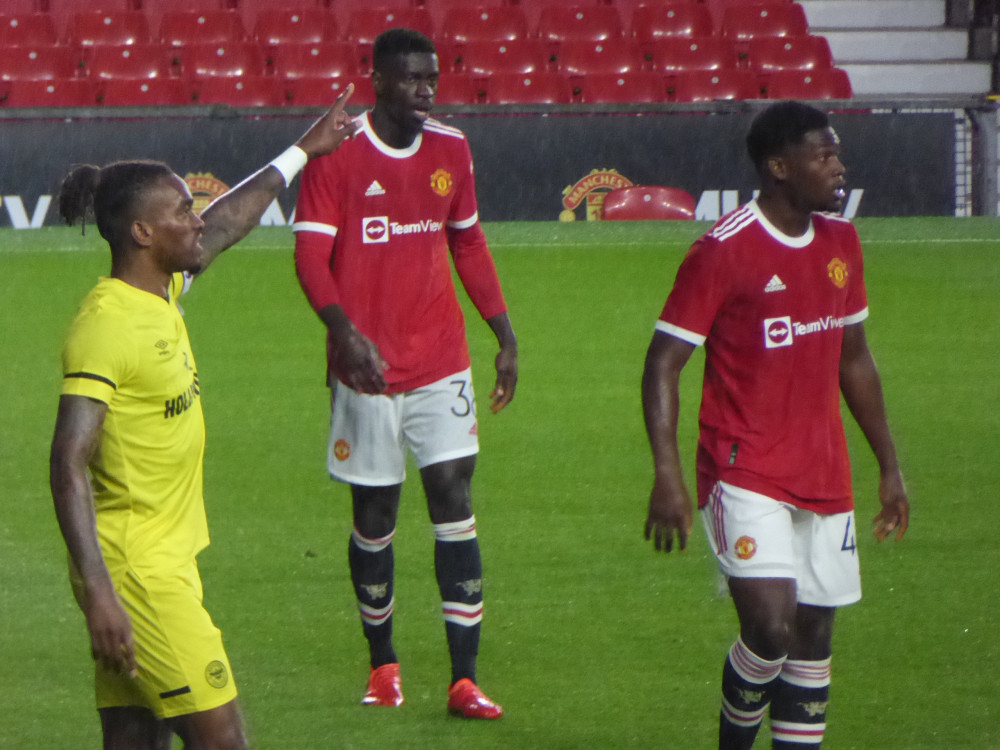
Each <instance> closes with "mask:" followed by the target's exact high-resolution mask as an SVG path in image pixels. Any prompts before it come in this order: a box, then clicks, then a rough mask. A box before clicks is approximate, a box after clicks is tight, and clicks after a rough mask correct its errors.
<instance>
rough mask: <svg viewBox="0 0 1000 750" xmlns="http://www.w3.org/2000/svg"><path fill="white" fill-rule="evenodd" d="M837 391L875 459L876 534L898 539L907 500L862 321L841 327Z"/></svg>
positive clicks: (904, 524)
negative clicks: (876, 495)
mask: <svg viewBox="0 0 1000 750" xmlns="http://www.w3.org/2000/svg"><path fill="white" fill-rule="evenodd" d="M840 391H841V393H843V394H844V401H845V402H846V403H847V408H848V409H850V410H851V415H852V416H853V417H854V419H855V421H856V422H857V423H858V426H859V427H860V428H861V432H863V433H864V436H865V439H866V440H867V441H868V445H870V446H871V449H872V452H873V453H874V454H875V460H876V461H878V466H879V474H880V479H879V488H878V494H879V500H880V502H881V503H882V510H881V511H880V512H879V514H878V515H877V516H875V538H876V539H878V540H879V541H882V540H883V539H885V538H886V537H887V536H889V535H890V534H891V533H892V532H893V531H895V532H896V539H901V538H902V537H903V534H905V533H906V528H907V526H909V523H910V503H909V500H908V499H907V497H906V489H905V487H904V486H903V477H902V474H901V473H900V471H899V461H898V459H897V458H896V446H895V445H894V444H893V441H892V434H891V433H890V432H889V421H888V419H887V418H886V412H885V401H884V398H883V395H882V382H881V380H880V379H879V375H878V370H877V369H876V367H875V360H874V359H872V355H871V351H870V350H869V349H868V341H867V339H866V337H865V329H864V326H863V325H862V324H861V323H857V324H855V325H849V326H845V328H844V342H843V345H842V350H841V354H840Z"/></svg>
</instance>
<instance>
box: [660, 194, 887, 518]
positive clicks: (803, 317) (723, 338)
mask: <svg viewBox="0 0 1000 750" xmlns="http://www.w3.org/2000/svg"><path fill="white" fill-rule="evenodd" d="M867 316H868V302H867V297H866V294H865V286H864V278H863V268H862V255H861V244H860V242H859V240H858V235H857V232H856V231H855V229H854V227H853V225H851V224H850V223H849V222H848V221H846V220H844V219H842V218H840V217H836V216H832V215H827V214H814V215H813V217H812V223H811V226H810V229H809V230H808V232H807V233H806V234H805V235H803V236H802V237H789V236H787V235H785V234H783V233H782V232H780V231H779V230H778V229H777V228H775V227H774V226H773V225H772V224H771V223H770V222H768V220H767V219H766V218H765V217H764V215H763V214H762V213H761V211H760V209H759V208H758V206H757V204H756V202H754V201H752V202H750V203H748V204H747V205H745V206H743V207H741V208H739V209H737V210H736V211H733V212H732V213H730V214H728V215H726V216H724V217H722V219H720V220H719V222H718V223H717V224H716V225H715V226H714V227H713V228H712V230H711V231H710V232H708V233H707V234H706V235H704V236H703V237H701V238H700V239H699V240H698V241H697V242H695V244H694V245H693V246H692V247H691V249H690V251H689V252H688V254H687V256H686V257H685V259H684V261H683V262H682V263H681V266H680V268H679V269H678V271H677V278H676V280H675V282H674V287H673V289H672V290H671V292H670V295H669V297H668V298H667V302H666V305H665V306H664V308H663V312H662V314H661V315H660V320H659V321H658V322H657V325H656V327H657V330H660V331H663V332H666V333H669V334H672V335H674V336H678V337H679V338H682V339H684V340H685V341H688V342H690V343H692V344H695V345H701V344H704V345H705V373H704V381H703V385H702V403H701V411H700V414H699V438H698V459H697V466H698V499H699V504H700V505H704V503H705V501H706V498H707V495H708V492H709V490H710V489H711V487H712V485H713V484H714V483H715V482H716V481H717V480H721V481H725V482H729V483H731V484H733V485H735V486H738V487H742V488H744V489H747V490H751V491H753V492H759V493H761V494H764V495H767V496H769V497H773V498H775V499H778V500H784V501H787V502H790V503H793V504H794V505H796V506H799V507H803V508H808V509H811V510H815V511H817V512H822V513H839V512H843V511H846V510H850V509H851V508H852V507H853V505H854V503H853V496H852V492H851V481H850V480H851V477H850V464H849V459H848V455H847V443H846V439H845V437H844V429H843V424H842V421H841V417H840V385H839V365H840V351H841V342H842V340H843V327H844V326H845V325H853V324H857V323H860V322H861V321H863V320H864V319H865V318H866V317H867Z"/></svg>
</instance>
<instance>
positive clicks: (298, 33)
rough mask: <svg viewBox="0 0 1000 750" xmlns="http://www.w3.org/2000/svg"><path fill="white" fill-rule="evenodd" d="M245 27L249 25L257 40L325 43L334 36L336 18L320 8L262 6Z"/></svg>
mask: <svg viewBox="0 0 1000 750" xmlns="http://www.w3.org/2000/svg"><path fill="white" fill-rule="evenodd" d="M244 25H245V24H244ZM246 28H252V29H253V38H254V39H256V40H257V41H258V42H260V43H261V44H270V45H277V44H320V43H323V44H326V43H329V42H331V41H333V40H335V39H336V38H337V21H336V18H335V17H334V15H333V13H332V12H330V11H328V10H325V9H323V8H301V9H285V8H262V9H260V10H259V11H258V12H257V15H256V18H255V21H254V24H253V26H246Z"/></svg>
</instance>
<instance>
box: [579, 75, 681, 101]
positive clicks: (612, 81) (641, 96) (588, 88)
mask: <svg viewBox="0 0 1000 750" xmlns="http://www.w3.org/2000/svg"><path fill="white" fill-rule="evenodd" d="M579 87H580V96H579V100H580V101H581V102H590V103H628V102H635V103H644V102H665V101H667V82H666V79H664V77H663V76H662V75H661V74H660V73H654V72H652V71H641V72H638V73H628V74H626V75H619V74H616V73H592V74H590V75H587V76H584V77H583V78H582V79H581V80H580V81H579Z"/></svg>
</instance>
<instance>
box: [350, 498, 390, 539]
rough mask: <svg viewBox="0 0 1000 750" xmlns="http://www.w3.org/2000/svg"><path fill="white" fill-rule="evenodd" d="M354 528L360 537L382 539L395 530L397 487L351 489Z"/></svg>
mask: <svg viewBox="0 0 1000 750" xmlns="http://www.w3.org/2000/svg"><path fill="white" fill-rule="evenodd" d="M352 493H353V498H354V526H355V527H356V528H357V529H358V531H359V532H360V533H361V534H362V536H365V537H368V538H370V539H376V538H379V537H383V536H385V535H386V534H389V533H391V532H392V530H393V529H394V528H396V514H397V512H398V509H399V487H398V486H392V487H362V486H354V487H352Z"/></svg>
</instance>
